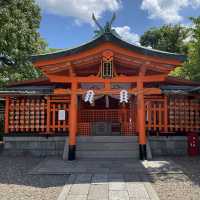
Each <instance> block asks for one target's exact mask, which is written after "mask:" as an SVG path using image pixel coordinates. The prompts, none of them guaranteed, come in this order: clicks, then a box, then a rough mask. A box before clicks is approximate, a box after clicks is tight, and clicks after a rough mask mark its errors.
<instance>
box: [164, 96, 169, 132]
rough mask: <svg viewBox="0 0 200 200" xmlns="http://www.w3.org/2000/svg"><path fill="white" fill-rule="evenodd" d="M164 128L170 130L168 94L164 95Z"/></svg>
mask: <svg viewBox="0 0 200 200" xmlns="http://www.w3.org/2000/svg"><path fill="white" fill-rule="evenodd" d="M164 130H165V132H168V101H167V96H165V97H164Z"/></svg>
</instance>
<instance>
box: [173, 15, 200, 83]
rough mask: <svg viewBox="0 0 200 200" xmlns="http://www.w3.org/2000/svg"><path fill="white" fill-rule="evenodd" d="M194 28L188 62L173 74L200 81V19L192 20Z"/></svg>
mask: <svg viewBox="0 0 200 200" xmlns="http://www.w3.org/2000/svg"><path fill="white" fill-rule="evenodd" d="M191 20H192V23H193V26H192V28H191V29H190V30H191V33H192V37H191V41H190V43H189V44H188V49H189V51H188V61H187V62H185V63H184V65H183V67H182V68H178V69H176V70H175V71H174V72H173V73H172V74H173V75H175V76H181V77H184V78H186V79H190V80H194V81H200V17H197V18H191Z"/></svg>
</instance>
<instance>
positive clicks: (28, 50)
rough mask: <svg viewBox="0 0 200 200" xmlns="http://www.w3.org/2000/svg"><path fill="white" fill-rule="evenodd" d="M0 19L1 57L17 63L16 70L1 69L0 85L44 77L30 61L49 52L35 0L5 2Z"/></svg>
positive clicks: (1, 4)
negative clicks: (41, 31) (34, 55)
mask: <svg viewBox="0 0 200 200" xmlns="http://www.w3.org/2000/svg"><path fill="white" fill-rule="evenodd" d="M0 19H1V20H0V53H1V54H3V55H7V56H9V57H10V58H11V59H12V60H13V61H14V62H15V67H11V66H5V67H4V68H1V69H0V85H2V84H4V83H5V82H8V81H14V80H22V79H31V78H35V77H38V76H40V75H41V74H40V72H39V71H37V70H36V69H34V68H33V66H32V64H31V63H30V61H29V56H30V55H32V54H36V53H42V52H43V51H44V50H45V49H46V48H47V43H46V42H45V41H44V40H43V39H42V38H41V37H40V35H39V33H38V29H39V26H40V20H41V16H40V9H39V7H38V5H36V3H35V1H34V0H14V1H13V0H1V1H0Z"/></svg>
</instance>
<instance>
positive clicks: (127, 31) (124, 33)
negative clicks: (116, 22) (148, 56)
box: [114, 26, 140, 45]
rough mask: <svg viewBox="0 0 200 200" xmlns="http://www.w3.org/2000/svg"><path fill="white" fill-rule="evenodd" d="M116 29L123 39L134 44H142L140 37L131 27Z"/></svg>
mask: <svg viewBox="0 0 200 200" xmlns="http://www.w3.org/2000/svg"><path fill="white" fill-rule="evenodd" d="M114 29H115V30H116V32H117V33H118V34H119V35H120V36H121V37H122V39H124V40H126V41H128V42H130V43H133V44H137V45H139V44H140V43H139V40H140V36H139V35H138V34H136V33H133V32H131V28H130V27H129V26H122V27H114Z"/></svg>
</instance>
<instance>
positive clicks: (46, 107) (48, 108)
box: [5, 97, 69, 134]
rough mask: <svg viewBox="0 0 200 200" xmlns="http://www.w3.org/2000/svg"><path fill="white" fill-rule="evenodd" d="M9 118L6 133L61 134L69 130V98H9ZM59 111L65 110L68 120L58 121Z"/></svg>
mask: <svg viewBox="0 0 200 200" xmlns="http://www.w3.org/2000/svg"><path fill="white" fill-rule="evenodd" d="M6 101H7V105H8V116H5V118H7V119H6V120H5V121H7V123H5V126H6V124H7V130H6V127H5V130H6V131H5V132H7V133H8V132H11V133H12V132H15V133H17V132H21V133H26V132H28V133H47V134H50V133H61V132H63V133H64V132H65V133H66V132H67V129H68V111H69V108H68V105H69V98H63V97H62V98H59V97H48V98H42V97H35V98H34V97H31V98H7V100H6ZM58 110H65V112H66V120H64V121H60V120H58Z"/></svg>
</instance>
